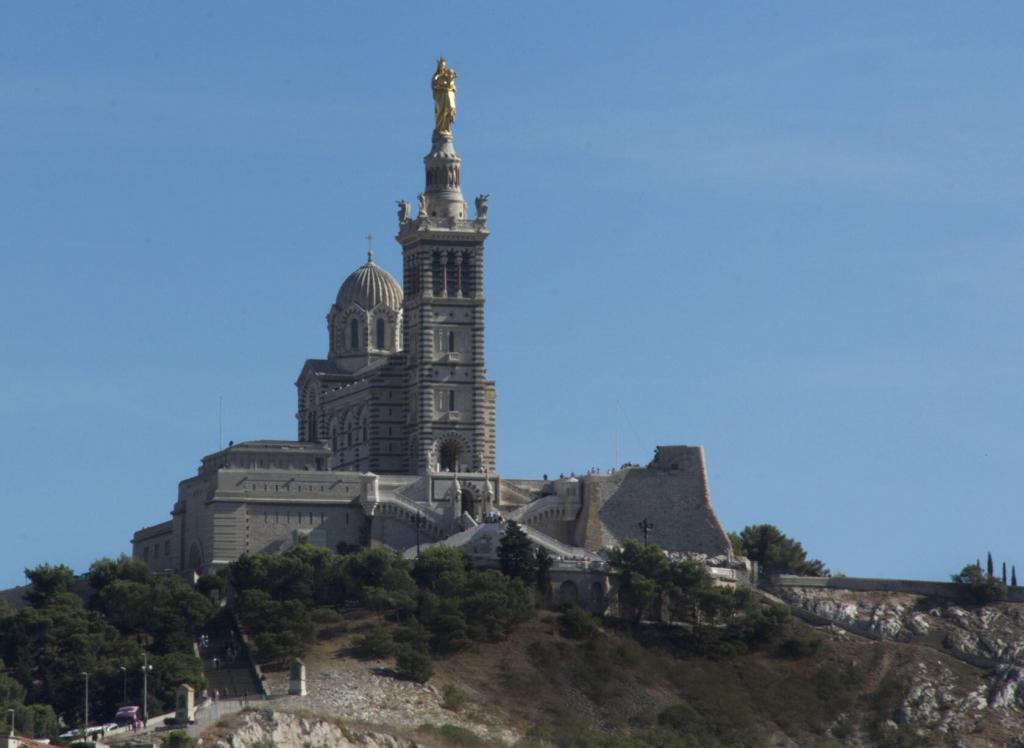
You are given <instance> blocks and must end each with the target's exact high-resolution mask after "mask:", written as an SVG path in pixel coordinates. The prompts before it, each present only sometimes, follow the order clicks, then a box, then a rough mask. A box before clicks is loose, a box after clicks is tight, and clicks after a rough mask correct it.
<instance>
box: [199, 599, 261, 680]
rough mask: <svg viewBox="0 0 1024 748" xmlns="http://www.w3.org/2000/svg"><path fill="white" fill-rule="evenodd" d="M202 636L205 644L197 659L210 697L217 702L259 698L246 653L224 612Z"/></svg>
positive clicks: (209, 625) (254, 677) (214, 619)
mask: <svg viewBox="0 0 1024 748" xmlns="http://www.w3.org/2000/svg"><path fill="white" fill-rule="evenodd" d="M202 634H204V635H205V637H206V638H205V641H206V642H207V644H206V646H201V647H200V648H199V656H200V657H201V658H202V661H203V675H205V676H206V683H207V686H206V689H207V693H208V694H209V695H210V697H211V698H212V697H213V696H214V694H216V695H217V698H219V699H239V698H242V697H243V696H248V697H250V698H253V697H255V696H258V695H261V694H262V693H263V690H262V689H261V688H260V684H259V683H258V682H257V681H256V675H255V673H254V672H253V668H252V663H251V662H250V661H249V652H248V650H247V649H246V648H245V645H244V644H242V638H241V637H240V636H239V635H238V632H237V631H235V626H234V623H233V621H232V620H231V616H230V615H229V614H228V611H227V609H224V608H222V609H221V611H220V612H219V613H218V614H217V615H216V616H215V617H214V618H213V620H211V621H210V623H209V624H208V625H207V626H206V628H205V629H203V631H202Z"/></svg>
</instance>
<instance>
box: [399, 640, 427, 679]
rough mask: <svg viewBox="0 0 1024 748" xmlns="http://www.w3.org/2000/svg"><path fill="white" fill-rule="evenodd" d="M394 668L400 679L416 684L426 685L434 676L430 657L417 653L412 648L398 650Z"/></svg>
mask: <svg viewBox="0 0 1024 748" xmlns="http://www.w3.org/2000/svg"><path fill="white" fill-rule="evenodd" d="M395 666H396V667H395V670H396V671H397V673H398V675H399V676H400V677H402V678H407V679H408V680H411V681H415V682H416V683H426V682H427V681H428V680H430V676H432V675H433V674H434V663H433V662H432V661H431V659H430V655H428V654H426V653H424V652H418V651H417V650H415V649H413V648H412V647H402V648H400V649H399V651H398V654H397V656H396V657H395Z"/></svg>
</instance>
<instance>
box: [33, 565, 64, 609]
mask: <svg viewBox="0 0 1024 748" xmlns="http://www.w3.org/2000/svg"><path fill="white" fill-rule="evenodd" d="M25 576H26V577H27V578H28V581H29V583H30V588H29V590H28V592H26V593H25V600H26V601H27V602H28V603H29V604H30V605H46V603H47V602H49V601H50V600H51V599H53V597H54V596H56V595H59V594H60V593H62V592H68V591H69V590H70V589H71V586H72V585H73V584H74V583H75V572H73V571H72V570H71V568H70V567H68V566H65V565H64V564H59V565H57V566H51V565H50V564H41V565H40V566H37V567H35V568H34V569H25Z"/></svg>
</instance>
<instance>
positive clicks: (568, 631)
mask: <svg viewBox="0 0 1024 748" xmlns="http://www.w3.org/2000/svg"><path fill="white" fill-rule="evenodd" d="M558 628H559V630H560V631H561V632H562V636H564V637H565V638H566V639H594V638H595V637H597V635H598V634H599V633H600V628H599V627H598V625H597V622H596V621H595V620H594V617H593V616H592V615H590V614H589V613H587V612H586V611H585V610H582V609H581V608H579V607H577V606H576V605H572V606H569V607H568V608H566V610H565V611H564V612H563V613H562V615H561V616H560V617H559V619H558Z"/></svg>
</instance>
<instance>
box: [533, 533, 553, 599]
mask: <svg viewBox="0 0 1024 748" xmlns="http://www.w3.org/2000/svg"><path fill="white" fill-rule="evenodd" d="M554 563H555V560H554V559H553V558H552V557H551V554H550V553H548V549H547V548H545V547H544V546H542V545H538V546H537V591H538V592H540V593H541V595H543V596H544V599H545V600H546V599H547V595H548V592H549V591H550V590H551V567H552V566H553V565H554Z"/></svg>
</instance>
